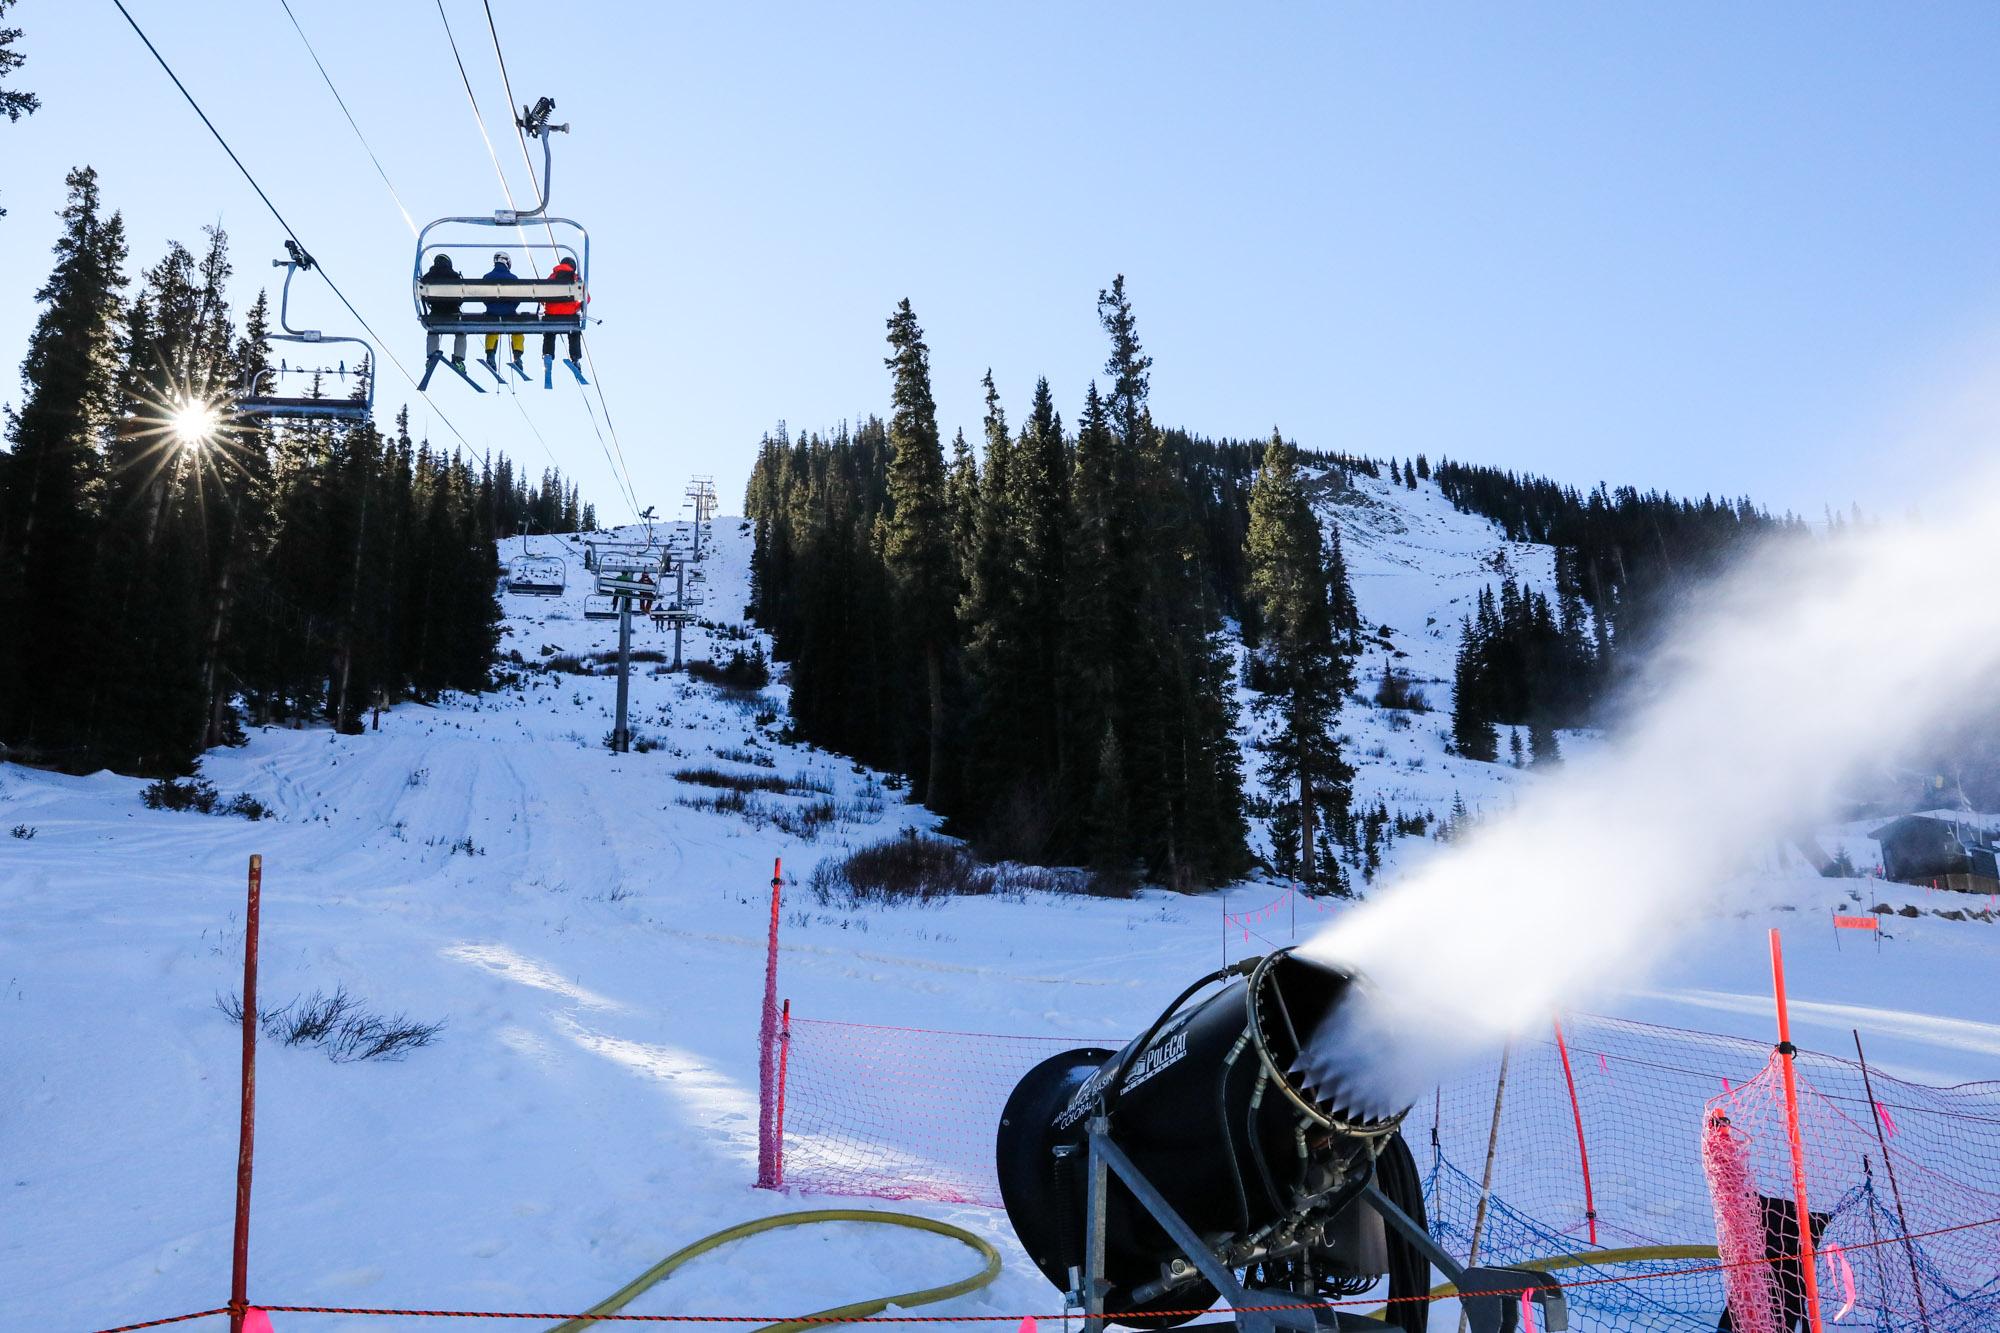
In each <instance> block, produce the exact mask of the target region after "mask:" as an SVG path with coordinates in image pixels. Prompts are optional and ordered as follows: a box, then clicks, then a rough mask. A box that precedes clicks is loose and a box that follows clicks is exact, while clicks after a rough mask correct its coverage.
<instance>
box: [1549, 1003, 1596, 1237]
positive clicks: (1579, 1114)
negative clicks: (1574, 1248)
mask: <svg viewBox="0 0 2000 1333" xmlns="http://www.w3.org/2000/svg"><path fill="white" fill-rule="evenodd" d="M1555 1024H1556V1050H1557V1051H1558V1052H1559V1053H1560V1054H1561V1055H1562V1062H1563V1082H1565V1083H1567V1084H1569V1113H1570V1115H1571V1116H1573V1117H1574V1118H1575V1120H1576V1156H1577V1160H1578V1161H1580V1162H1581V1163H1582V1164H1583V1219H1584V1221H1586V1222H1588V1223H1590V1243H1591V1244H1592V1245H1595V1244H1597V1200H1596V1199H1595V1197H1593V1196H1592V1194H1591V1192H1590V1149H1588V1148H1586V1147H1585V1146H1584V1143H1583V1106H1582V1104H1581V1103H1579V1102H1578V1101H1577V1099H1576V1075H1575V1074H1573V1073H1571V1072H1570V1067H1569V1043H1568V1042H1566V1041H1564V1040H1563V1025H1562V1020H1561V1019H1560V1018H1558V1019H1556V1020H1555Z"/></svg>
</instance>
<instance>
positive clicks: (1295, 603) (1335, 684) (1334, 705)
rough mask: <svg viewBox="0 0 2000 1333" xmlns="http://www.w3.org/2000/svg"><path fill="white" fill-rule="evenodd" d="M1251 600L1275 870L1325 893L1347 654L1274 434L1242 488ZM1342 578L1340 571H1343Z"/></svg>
mask: <svg viewBox="0 0 2000 1333" xmlns="http://www.w3.org/2000/svg"><path fill="white" fill-rule="evenodd" d="M1247 546H1248V559H1247V563H1248V566H1249V570H1250V586H1249V593H1250V598H1251V600H1252V601H1253V603H1254V604H1255V605H1256V607H1257V609H1258V613H1259V618H1260V621H1261V623H1262V625H1263V640H1262V642H1261V643H1260V644H1259V645H1258V647H1257V649H1256V652H1257V653H1258V656H1259V661H1260V664H1261V667H1262V670H1261V672H1260V675H1261V676H1262V678H1263V680H1264V682H1265V692H1263V693H1260V694H1259V695H1258V697H1257V699H1256V701H1255V704H1254V707H1255V708H1256V710H1257V712H1258V713H1259V715H1260V716H1262V717H1263V718H1264V719H1265V722H1266V725H1267V726H1270V727H1271V728H1272V730H1271V732H1270V733H1269V735H1268V736H1267V737H1266V739H1265V740H1264V742H1263V743H1262V746H1261V748H1262V750H1263V754H1264V764H1263V776H1264V781H1265V783H1266V786H1267V788H1268V789H1269V790H1270V793H1271V795H1272V797H1273V799H1274V800H1277V801H1279V802H1281V803H1286V802H1289V803H1291V804H1292V808H1293V809H1294V810H1295V811H1296V812H1297V813H1296V815H1295V816H1293V817H1292V818H1291V819H1290V820H1288V821H1287V823H1286V825H1285V828H1284V830H1283V832H1284V834H1285V836H1286V837H1287V841H1288V844H1289V845H1284V846H1281V847H1280V848H1279V859H1280V863H1281V868H1287V869H1289V868H1290V867H1291V865H1293V864H1296V866H1297V873H1298V878H1299V880H1300V882H1301V883H1303V884H1304V885H1306V886H1307V887H1308V888H1309V889H1311V890H1313V891H1320V890H1323V889H1326V888H1328V887H1331V886H1330V885H1329V883H1328V879H1327V876H1326V872H1325V869H1324V868H1323V867H1322V866H1321V865H1320V863H1319V861H1318V846H1319V840H1318V828H1319V825H1320V824H1321V822H1322V821H1323V819H1324V817H1325V815H1326V813H1327V812H1328V811H1329V810H1345V809H1346V807H1347V804H1348V794H1349V784H1350V782H1351V780H1352V778H1353V776H1354V771H1353V769H1352V768H1351V767H1349V765H1348V764H1347V763H1346V761H1345V759H1344V758H1343V756H1342V754H1341V751H1340V742H1339V739H1338V736H1337V735H1336V732H1335V724H1336V723H1337V721H1338V719H1339V714H1340V704H1341V700H1342V698H1343V697H1344V696H1345V695H1346V694H1347V692H1348V691H1349V690H1350V689H1351V688H1352V687H1353V656H1352V654H1351V652H1349V651H1345V650H1344V645H1343V644H1341V642H1340V641H1339V639H1338V638H1337V636H1336V633H1335V625H1334V615H1335V604H1336V600H1337V599H1336V598H1335V596H1334V595H1333V591H1332V583H1331V580H1330V578H1329V570H1328V567H1327V562H1326V558H1325V556H1324V554H1323V546H1322V540H1321V533H1320V526H1319V521H1318V519H1317V518H1316V517H1315V515H1314V514H1313V511H1312V506H1311V504H1310V502H1309V501H1308V499H1307V497H1306V493H1305V488H1304V485H1303V482H1302V480H1301V478H1300V476H1299V473H1298V466H1297V459H1296V457H1295V454H1294V451H1293V450H1292V448H1291V447H1290V446H1289V445H1287V444H1286V443H1285V440H1284V437H1283V436H1282V435H1280V434H1278V433H1277V432H1275V431H1274V432H1273V433H1272V436H1271V442H1270V444H1269V445H1267V446H1266V448H1265V450H1264V465H1263V467H1262V468H1261V469H1260V470H1259V472H1258V474H1257V480H1256V483H1255V485H1253V486H1252V487H1251V491H1250V532H1249V537H1248V542H1247ZM1342 578H1343V581H1344V573H1343V575H1342Z"/></svg>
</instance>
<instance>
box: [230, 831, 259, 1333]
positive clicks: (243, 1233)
mask: <svg viewBox="0 0 2000 1333" xmlns="http://www.w3.org/2000/svg"><path fill="white" fill-rule="evenodd" d="M263 887H264V858H263V857H262V856H253V857H251V858H250V889H249V904H248V907H247V908H246V910H245V914H244V925H243V1103H242V1117H241V1119H240V1120H239V1121H238V1127H237V1138H236V1240H235V1245H234V1247H233V1248H232V1250H231V1254H230V1265H229V1333H243V1314H244V1311H246V1310H247V1309H248V1308H249V1305H250V1300H249V1291H248V1288H249V1282H250V1159H251V1151H252V1146H253V1143H254V1140H255V1138H256V1127H257V915H258V908H259V906H260V905H261V902H260V900H261V898H262V896H263Z"/></svg>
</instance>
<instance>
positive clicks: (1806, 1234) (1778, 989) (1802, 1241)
mask: <svg viewBox="0 0 2000 1333" xmlns="http://www.w3.org/2000/svg"><path fill="white" fill-rule="evenodd" d="M1771 990H1772V993H1773V994H1774V995H1775V996H1776V997H1777V1002H1778V1058H1779V1059H1780V1060H1781V1061H1782V1062H1783V1066H1784V1074H1785V1135H1786V1137H1787V1138H1788V1139H1789V1140H1790V1142H1791V1149H1792V1200H1793V1203H1794V1204H1795V1205H1796V1206H1797V1207H1798V1210H1799V1271H1800V1272H1801V1273H1802V1274H1803V1275H1804V1277H1805V1286H1806V1293H1805V1295H1806V1326H1807V1328H1808V1329H1809V1330H1810V1333H1823V1328H1822V1325H1821V1324H1820V1316H1819V1263H1818V1260H1817V1259H1816V1257H1815V1256H1814V1254H1813V1234H1812V1210H1811V1209H1809V1208H1807V1207H1806V1145H1805V1138H1804V1136H1803V1135H1801V1134H1800V1133H1799V1083H1798V1074H1797V1072H1796V1071H1795V1070H1794V1069H1793V1068H1792V1056H1793V1055H1795V1054H1796V1053H1797V1050H1798V1048H1797V1047H1795V1046H1793V1045H1792V1015H1791V1010H1790V1009H1789V1008H1788V1007H1787V1006H1786V1003H1785V952H1784V946H1783V945H1782V944H1780V943H1779V941H1778V928H1777V927H1776V926H1773V927H1772V928H1771Z"/></svg>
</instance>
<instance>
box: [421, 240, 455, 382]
mask: <svg viewBox="0 0 2000 1333" xmlns="http://www.w3.org/2000/svg"><path fill="white" fill-rule="evenodd" d="M460 276H461V275H460V274H459V271H458V269H457V268H455V267H454V266H453V265H452V262H451V258H450V256H448V255H445V254H443V253H439V255H438V256H437V257H436V258H435V259H433V260H431V266H430V267H429V268H428V269H426V270H425V271H424V281H425V282H457V281H459V279H460ZM461 304H462V303H461V302H458V301H451V300H446V299H445V298H443V297H432V298H430V299H429V300H428V301H426V302H425V305H426V307H427V308H428V309H429V311H430V313H431V314H433V315H448V316H450V317H452V318H454V319H456V318H457V317H458V314H459V307H460V305H461ZM443 336H444V335H443V334H441V333H440V332H439V331H438V330H436V329H432V330H431V331H430V334H429V336H428V337H426V338H425V339H424V354H425V357H426V359H427V360H432V361H435V360H437V359H438V355H439V353H438V341H439V339H440V338H442V337H443ZM451 365H452V369H454V370H456V371H457V372H458V373H459V374H461V375H463V374H464V373H465V335H464V334H463V333H457V334H453V335H452V339H451Z"/></svg>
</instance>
